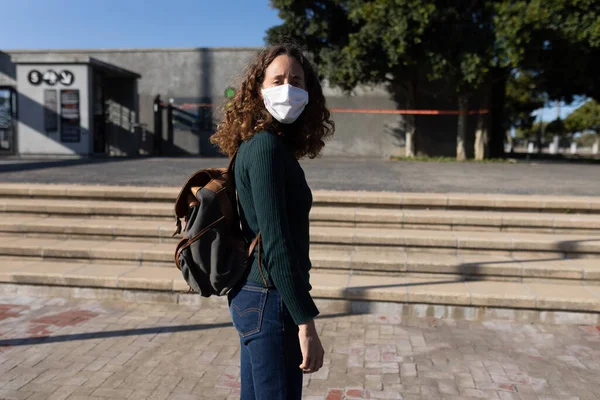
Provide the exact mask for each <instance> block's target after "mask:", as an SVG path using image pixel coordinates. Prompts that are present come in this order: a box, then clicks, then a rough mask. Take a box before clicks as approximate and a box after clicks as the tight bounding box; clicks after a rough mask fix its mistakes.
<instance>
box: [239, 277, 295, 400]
mask: <svg viewBox="0 0 600 400" xmlns="http://www.w3.org/2000/svg"><path fill="white" fill-rule="evenodd" d="M228 299H229V311H230V312H231V317H232V319H233V325H234V326H235V328H236V329H237V331H238V334H239V335H240V344H241V379H242V385H241V400H300V399H301V398H302V376H303V373H302V370H301V369H300V368H299V366H300V364H301V363H302V352H301V351H300V341H299V339H298V326H297V325H296V324H295V323H294V320H293V319H292V317H291V316H290V313H289V311H288V310H287V308H286V307H285V304H283V301H282V300H281V295H280V294H279V292H278V291H277V290H276V289H275V288H269V289H267V288H265V287H263V286H260V285H257V284H255V283H252V282H246V283H245V284H243V285H242V286H241V287H240V288H239V289H237V290H234V291H232V292H231V293H229V296H228Z"/></svg>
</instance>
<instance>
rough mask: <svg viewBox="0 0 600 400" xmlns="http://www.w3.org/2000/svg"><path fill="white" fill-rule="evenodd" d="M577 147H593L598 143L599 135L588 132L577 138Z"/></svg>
mask: <svg viewBox="0 0 600 400" xmlns="http://www.w3.org/2000/svg"><path fill="white" fill-rule="evenodd" d="M576 141H577V145H578V146H581V147H592V146H593V145H594V143H596V142H598V134H597V133H593V132H586V133H584V134H582V135H580V136H579V137H578V138H577V140H576Z"/></svg>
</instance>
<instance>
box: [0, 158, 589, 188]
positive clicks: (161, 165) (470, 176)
mask: <svg viewBox="0 0 600 400" xmlns="http://www.w3.org/2000/svg"><path fill="white" fill-rule="evenodd" d="M226 165H227V160H226V159H223V158H221V159H202V158H138V159H119V158H109V159H90V160H48V161H43V160H27V161H25V160H6V159H5V160H2V159H0V182H20V183H21V182H40V183H87V184H109V185H113V184H114V185H149V186H180V185H182V184H183V183H184V182H185V180H186V179H187V177H188V176H189V175H190V174H191V173H193V172H194V171H196V170H198V169H201V168H209V167H224V166H226ZM303 166H304V169H305V171H306V176H307V179H308V181H309V184H310V185H311V187H312V188H313V189H331V190H371V191H402V192H433V193H448V192H462V193H508V194H553V195H580V196H583V195H587V196H589V195H591V196H595V195H600V185H598V181H599V179H600V165H598V164H569V163H545V164H544V163H539V164H536V163H531V164H528V163H519V164H498V163H490V164H476V163H437V162H397V161H384V160H376V159H361V158H357V159H349V158H321V159H317V160H305V161H303Z"/></svg>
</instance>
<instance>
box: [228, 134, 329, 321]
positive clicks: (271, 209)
mask: <svg viewBox="0 0 600 400" xmlns="http://www.w3.org/2000/svg"><path fill="white" fill-rule="evenodd" d="M234 172H235V182H236V187H237V191H238V195H239V202H240V207H241V217H242V225H243V229H244V234H245V236H246V238H247V239H248V240H249V241H252V240H253V239H254V238H255V237H256V235H257V234H258V232H259V231H260V233H261V238H262V247H261V260H262V262H261V266H262V269H263V272H264V273H265V275H266V278H267V282H268V283H269V284H272V285H274V286H275V288H276V289H277V290H278V291H279V292H280V293H281V298H282V299H283V302H284V304H285V305H286V307H287V309H288V310H289V312H290V314H291V316H292V318H293V319H294V321H295V322H296V324H302V323H305V322H308V321H310V320H312V319H313V318H314V317H315V316H317V315H318V314H319V310H317V307H316V306H315V303H314V302H313V299H312V297H311V296H310V293H309V291H310V289H311V286H310V284H309V270H310V267H311V263H310V258H309V246H310V240H309V220H308V217H309V213H310V209H311V207H312V193H311V191H310V188H309V187H308V184H307V183H306V178H305V176H304V171H303V170H302V167H301V166H300V163H299V162H298V160H296V158H295V157H294V155H293V153H292V152H291V151H290V149H289V148H288V147H287V146H286V144H285V142H284V139H283V138H281V137H278V136H276V135H274V134H272V133H269V132H261V133H258V134H256V135H255V136H254V137H253V138H251V139H250V140H248V141H246V142H243V143H242V144H241V145H240V148H239V151H238V154H237V159H236V162H235V168H234ZM254 254H255V257H254V262H253V264H252V267H251V270H250V273H249V276H248V280H249V281H251V282H254V283H258V284H261V285H263V280H262V277H261V274H260V271H259V270H258V263H257V257H256V255H257V251H256V250H255V253H254Z"/></svg>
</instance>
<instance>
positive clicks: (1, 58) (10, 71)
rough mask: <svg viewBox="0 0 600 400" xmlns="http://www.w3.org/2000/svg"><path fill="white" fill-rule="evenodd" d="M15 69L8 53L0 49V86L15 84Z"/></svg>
mask: <svg viewBox="0 0 600 400" xmlns="http://www.w3.org/2000/svg"><path fill="white" fill-rule="evenodd" d="M16 85H17V70H16V67H15V65H14V64H13V63H12V61H11V59H10V55H8V54H6V53H4V52H2V51H0V86H16Z"/></svg>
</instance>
